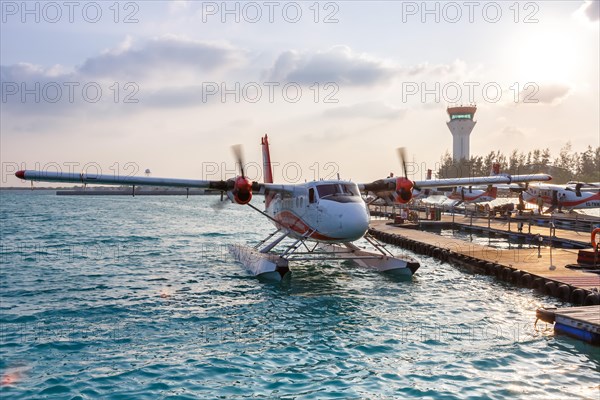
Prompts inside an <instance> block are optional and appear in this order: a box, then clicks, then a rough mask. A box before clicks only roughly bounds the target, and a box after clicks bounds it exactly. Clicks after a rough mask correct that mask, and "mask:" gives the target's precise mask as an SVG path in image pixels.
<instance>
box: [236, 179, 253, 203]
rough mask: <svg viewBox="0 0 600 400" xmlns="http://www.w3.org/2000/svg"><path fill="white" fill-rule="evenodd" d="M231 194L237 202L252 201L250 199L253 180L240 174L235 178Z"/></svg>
mask: <svg viewBox="0 0 600 400" xmlns="http://www.w3.org/2000/svg"><path fill="white" fill-rule="evenodd" d="M231 195H232V198H233V201H234V202H236V203H237V204H248V203H250V200H252V182H250V181H249V180H248V179H246V178H244V177H242V176H238V177H237V178H235V181H234V186H233V190H232V191H231Z"/></svg>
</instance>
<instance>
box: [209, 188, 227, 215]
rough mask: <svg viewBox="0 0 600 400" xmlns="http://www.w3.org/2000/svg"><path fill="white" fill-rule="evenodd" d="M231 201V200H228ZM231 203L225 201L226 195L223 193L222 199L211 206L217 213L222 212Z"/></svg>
mask: <svg viewBox="0 0 600 400" xmlns="http://www.w3.org/2000/svg"><path fill="white" fill-rule="evenodd" d="M227 200H229V199H227ZM227 203H229V201H225V193H224V192H221V196H220V199H219V200H217V201H215V202H213V203H212V204H211V205H210V206H211V208H212V209H213V210H215V211H221V210H222V209H223V208H225V206H226V205H227Z"/></svg>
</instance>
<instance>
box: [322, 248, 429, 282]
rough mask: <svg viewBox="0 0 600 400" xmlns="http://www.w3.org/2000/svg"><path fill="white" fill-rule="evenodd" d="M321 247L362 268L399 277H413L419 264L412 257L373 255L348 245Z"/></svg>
mask: <svg viewBox="0 0 600 400" xmlns="http://www.w3.org/2000/svg"><path fill="white" fill-rule="evenodd" d="M319 247H320V248H321V249H322V250H324V251H326V252H329V253H331V254H333V255H335V256H336V257H338V258H340V259H350V260H352V261H353V262H355V263H357V264H358V265H360V266H361V267H364V268H369V269H374V270H376V271H379V272H385V273H390V274H393V275H398V276H412V275H413V274H414V273H415V271H416V270H417V269H418V268H419V263H418V262H417V261H415V260H414V259H412V258H410V257H405V258H397V257H392V256H385V255H382V254H380V253H371V252H368V251H365V250H361V249H360V248H358V247H356V246H354V245H353V244H351V243H346V244H345V245H344V246H337V245H333V244H320V245H319Z"/></svg>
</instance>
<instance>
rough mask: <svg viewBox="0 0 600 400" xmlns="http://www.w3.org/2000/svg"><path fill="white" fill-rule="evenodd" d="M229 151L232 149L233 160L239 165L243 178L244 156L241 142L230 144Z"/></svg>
mask: <svg viewBox="0 0 600 400" xmlns="http://www.w3.org/2000/svg"><path fill="white" fill-rule="evenodd" d="M231 151H233V156H234V157H235V162H237V163H238V164H239V165H240V171H241V173H242V178H245V177H246V175H244V156H243V153H244V151H243V149H242V145H241V144H235V145H233V146H231Z"/></svg>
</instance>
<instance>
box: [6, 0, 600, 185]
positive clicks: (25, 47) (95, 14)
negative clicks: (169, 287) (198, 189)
mask: <svg viewBox="0 0 600 400" xmlns="http://www.w3.org/2000/svg"><path fill="white" fill-rule="evenodd" d="M0 11H1V31H0V65H1V66H0V68H1V70H0V81H1V88H0V95H1V97H2V98H1V103H0V107H1V110H0V156H1V163H2V182H1V185H2V186H26V185H29V183H25V182H22V181H20V180H19V179H17V178H16V177H14V172H16V171H17V170H18V169H42V170H60V171H66V172H68V171H74V172H79V171H81V170H84V171H86V172H88V173H104V174H121V175H132V174H135V175H143V174H144V171H146V169H148V170H150V173H151V175H152V176H162V177H176V178H194V179H223V178H225V179H227V178H231V177H233V176H234V175H236V166H235V162H234V160H233V156H232V153H231V145H234V144H238V143H239V144H242V145H243V146H244V150H245V161H246V162H247V163H248V166H247V170H248V175H249V177H250V178H252V179H256V180H260V179H261V169H260V166H259V163H260V160H261V155H260V146H259V144H260V137H261V136H263V135H264V134H268V135H269V140H270V143H271V158H272V161H273V162H274V164H275V168H274V169H275V171H274V175H275V176H274V177H275V181H277V182H287V183H298V182H304V181H305V180H312V179H321V178H323V179H326V178H332V177H336V176H337V174H339V176H340V177H341V178H342V179H352V180H354V181H357V182H369V181H372V180H375V179H378V178H383V177H385V176H387V175H388V173H389V172H390V171H394V172H396V173H397V174H398V173H399V172H400V165H399V161H398V159H397V155H396V150H395V149H396V148H397V147H405V148H406V153H407V155H408V158H409V161H410V163H409V170H410V171H409V172H410V173H411V175H410V176H411V177H412V178H414V179H423V178H424V176H425V173H426V170H427V169H428V168H431V169H434V170H436V169H437V167H438V166H439V162H440V158H441V156H442V155H443V154H444V153H445V152H446V151H449V152H451V151H452V136H451V134H450V132H449V130H448V128H447V126H446V122H447V121H448V115H447V113H446V108H447V107H448V106H449V105H455V104H470V103H475V104H476V105H477V113H476V116H475V119H476V120H477V125H476V126H475V128H474V130H473V133H472V135H471V155H485V154H488V153H489V152H490V151H497V150H500V151H501V152H504V153H505V154H509V153H510V152H511V151H512V150H513V149H517V150H519V151H523V152H525V153H526V152H528V151H532V150H534V149H538V148H549V149H550V151H551V152H552V154H553V155H554V156H558V152H559V150H560V149H561V148H562V147H563V146H564V145H565V144H566V143H567V142H568V141H570V143H571V145H572V148H573V150H574V151H577V152H580V151H584V150H585V149H586V148H587V146H588V145H590V146H592V147H597V146H600V123H599V113H598V110H599V109H600V101H599V96H600V95H599V88H600V83H599V76H600V67H599V59H600V55H599V49H600V44H599V38H600V34H599V14H600V3H599V2H598V1H593V2H592V1H573V0H570V1H534V2H527V1H523V2H516V1H515V2H511V1H498V2H487V1H486V2H478V1H473V2H461V1H459V2H434V1H430V2H421V1H418V2H412V1H380V2H377V1H369V2H367V1H322V2H316V1H306V2H304V1H298V2H280V1H265V2H237V1H228V2H223V1H218V2H210V1H209V2H201V1H170V2H163V1H122V2H114V1H102V2H100V1H98V2H93V1H92V2H80V1H73V2H63V1H56V2H52V1H50V2H47V1H44V2H21V1H4V0H2V1H0ZM39 186H43V184H39Z"/></svg>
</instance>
